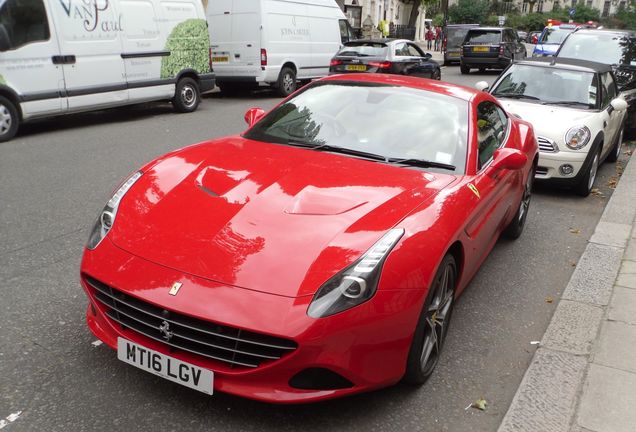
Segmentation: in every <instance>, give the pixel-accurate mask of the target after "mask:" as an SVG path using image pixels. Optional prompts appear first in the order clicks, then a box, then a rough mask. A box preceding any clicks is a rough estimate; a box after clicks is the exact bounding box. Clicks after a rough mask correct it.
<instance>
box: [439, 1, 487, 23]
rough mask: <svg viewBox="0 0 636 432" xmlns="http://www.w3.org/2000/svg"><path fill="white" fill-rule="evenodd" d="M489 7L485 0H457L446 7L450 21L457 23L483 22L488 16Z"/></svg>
mask: <svg viewBox="0 0 636 432" xmlns="http://www.w3.org/2000/svg"><path fill="white" fill-rule="evenodd" d="M489 9H490V5H489V2H488V1H487V0H474V1H473V0H459V2H457V4H454V5H452V6H451V7H449V8H448V18H449V21H450V22H453V23H457V24H461V23H483V22H485V21H486V18H487V17H488V10H489Z"/></svg>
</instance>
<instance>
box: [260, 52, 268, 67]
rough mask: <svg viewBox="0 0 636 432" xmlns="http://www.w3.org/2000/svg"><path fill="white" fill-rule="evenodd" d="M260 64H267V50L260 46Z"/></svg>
mask: <svg viewBox="0 0 636 432" xmlns="http://www.w3.org/2000/svg"><path fill="white" fill-rule="evenodd" d="M261 66H267V50H266V49H265V48H261Z"/></svg>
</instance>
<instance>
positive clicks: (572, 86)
mask: <svg viewBox="0 0 636 432" xmlns="http://www.w3.org/2000/svg"><path fill="white" fill-rule="evenodd" d="M492 95H493V96H495V97H500V98H512V99H520V100H526V99H527V100H528V101H535V102H538V103H547V104H551V103H552V104H553V103H559V104H563V105H571V106H572V107H577V108H584V109H594V108H596V101H597V96H598V83H597V79H596V75H595V74H594V73H592V72H583V71H573V70H566V69H555V68H553V67H547V66H546V67H542V66H529V65H513V66H511V67H510V69H508V70H507V71H506V73H505V75H504V76H503V77H502V78H501V80H499V82H498V83H497V84H495V87H494V88H493V89H492Z"/></svg>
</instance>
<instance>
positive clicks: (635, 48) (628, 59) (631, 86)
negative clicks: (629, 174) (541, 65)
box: [555, 29, 636, 136]
mask: <svg viewBox="0 0 636 432" xmlns="http://www.w3.org/2000/svg"><path fill="white" fill-rule="evenodd" d="M555 56H556V57H559V58H577V59H581V60H591V61H595V62H599V63H605V64H608V65H611V66H612V69H613V70H614V76H615V77H616V84H617V85H618V90H619V91H620V95H621V96H622V97H623V98H625V100H626V101H627V103H628V104H629V108H628V110H627V120H626V124H625V127H626V129H628V131H629V134H630V135H631V136H636V31H633V30H609V29H607V30H606V29H604V30H594V29H577V30H575V31H574V32H572V33H570V34H569V35H568V37H567V38H566V39H565V40H564V41H563V43H562V44H561V47H560V48H559V50H558V51H557V53H556V54H555Z"/></svg>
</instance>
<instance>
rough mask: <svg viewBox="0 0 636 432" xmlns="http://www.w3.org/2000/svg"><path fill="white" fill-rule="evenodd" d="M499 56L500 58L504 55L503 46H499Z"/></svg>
mask: <svg viewBox="0 0 636 432" xmlns="http://www.w3.org/2000/svg"><path fill="white" fill-rule="evenodd" d="M499 55H500V56H503V55H504V46H503V45H499Z"/></svg>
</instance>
